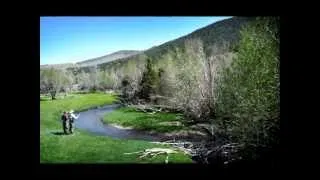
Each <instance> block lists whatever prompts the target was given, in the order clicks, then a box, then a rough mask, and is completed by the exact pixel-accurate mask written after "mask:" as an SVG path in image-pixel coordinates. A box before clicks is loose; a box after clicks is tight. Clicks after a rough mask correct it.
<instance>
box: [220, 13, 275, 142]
mask: <svg viewBox="0 0 320 180" xmlns="http://www.w3.org/2000/svg"><path fill="white" fill-rule="evenodd" d="M279 41H280V40H279V18H276V17H271V18H270V17H267V18H257V20H256V21H254V22H252V23H251V24H249V25H248V26H247V27H245V28H243V29H242V30H241V39H240V42H239V46H238V53H237V56H236V58H235V59H234V61H233V62H232V64H231V67H229V68H224V69H223V70H222V71H221V73H220V78H219V79H218V80H217V85H216V87H217V88H216V91H217V93H216V102H215V107H216V112H217V114H218V116H220V117H227V116H228V118H227V119H228V121H226V118H225V119H224V120H223V118H221V119H220V120H217V121H216V123H217V124H219V125H220V127H221V128H225V132H226V133H227V134H229V135H230V137H232V139H233V140H235V141H238V142H244V143H245V144H247V145H252V146H254V147H262V148H265V147H268V146H271V145H273V144H275V143H278V137H277V134H276V132H278V130H279V121H280V116H279V113H280V107H279V103H280V102H279V99H280V97H279V96H280V80H279V63H280V62H279V52H280V51H279Z"/></svg>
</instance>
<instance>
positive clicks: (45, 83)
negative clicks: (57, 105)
mask: <svg viewBox="0 0 320 180" xmlns="http://www.w3.org/2000/svg"><path fill="white" fill-rule="evenodd" d="M40 79H41V81H40V83H41V84H42V88H43V89H44V91H45V92H49V93H50V95H51V99H52V100H54V99H56V95H57V93H59V92H60V90H61V88H62V87H63V85H64V83H65V81H66V80H65V79H66V76H65V74H64V72H63V71H62V70H59V69H54V68H50V69H48V70H43V71H42V73H41V78H40Z"/></svg>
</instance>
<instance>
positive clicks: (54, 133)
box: [51, 132, 68, 136]
mask: <svg viewBox="0 0 320 180" xmlns="http://www.w3.org/2000/svg"><path fill="white" fill-rule="evenodd" d="M51 134H53V135H57V136H63V135H68V134H65V133H64V132H52V133H51Z"/></svg>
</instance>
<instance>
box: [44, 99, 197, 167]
mask: <svg viewBox="0 0 320 180" xmlns="http://www.w3.org/2000/svg"><path fill="white" fill-rule="evenodd" d="M115 99H116V97H115V96H112V95H108V94H101V93H99V94H85V95H79V94H77V95H76V96H74V97H73V98H66V99H57V100H54V101H40V162H41V163H164V160H165V156H164V155H160V156H158V157H155V158H145V159H139V158H138V155H136V154H132V155H124V154H123V153H126V152H135V151H141V150H144V149H146V148H152V147H164V146H160V145H154V144H151V143H148V142H145V141H136V140H118V139H112V138H109V137H103V136H95V135H92V134H89V133H87V132H84V131H81V130H78V129H76V131H75V134H74V135H54V134H53V133H54V132H62V128H61V123H60V121H59V118H60V115H61V112H63V111H64V110H66V109H74V110H75V111H76V110H84V109H87V108H90V107H92V106H99V105H104V104H111V103H112V102H114V101H115ZM170 162H171V163H190V162H192V161H191V159H190V158H189V157H188V156H186V155H184V154H182V153H179V154H172V155H170V156H169V163H170Z"/></svg>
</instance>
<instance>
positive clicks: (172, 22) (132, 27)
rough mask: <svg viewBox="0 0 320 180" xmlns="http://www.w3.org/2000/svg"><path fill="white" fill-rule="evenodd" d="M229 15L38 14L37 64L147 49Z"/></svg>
mask: <svg viewBox="0 0 320 180" xmlns="http://www.w3.org/2000/svg"><path fill="white" fill-rule="evenodd" d="M227 18H230V17H204V16H202V17H201V16H197V17H110V16H109V17H79V16H77V17H40V65H44V64H60V63H75V62H79V61H84V60H87V59H91V58H96V57H100V56H104V55H107V54H110V53H113V52H116V51H119V50H146V49H149V48H151V47H152V46H158V45H161V44H163V43H165V42H167V41H171V40H173V39H176V38H179V37H180V36H184V35H187V34H189V33H191V32H193V31H195V30H197V29H199V28H202V27H204V26H207V25H209V24H211V23H214V22H216V21H220V20H223V19H227Z"/></svg>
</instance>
